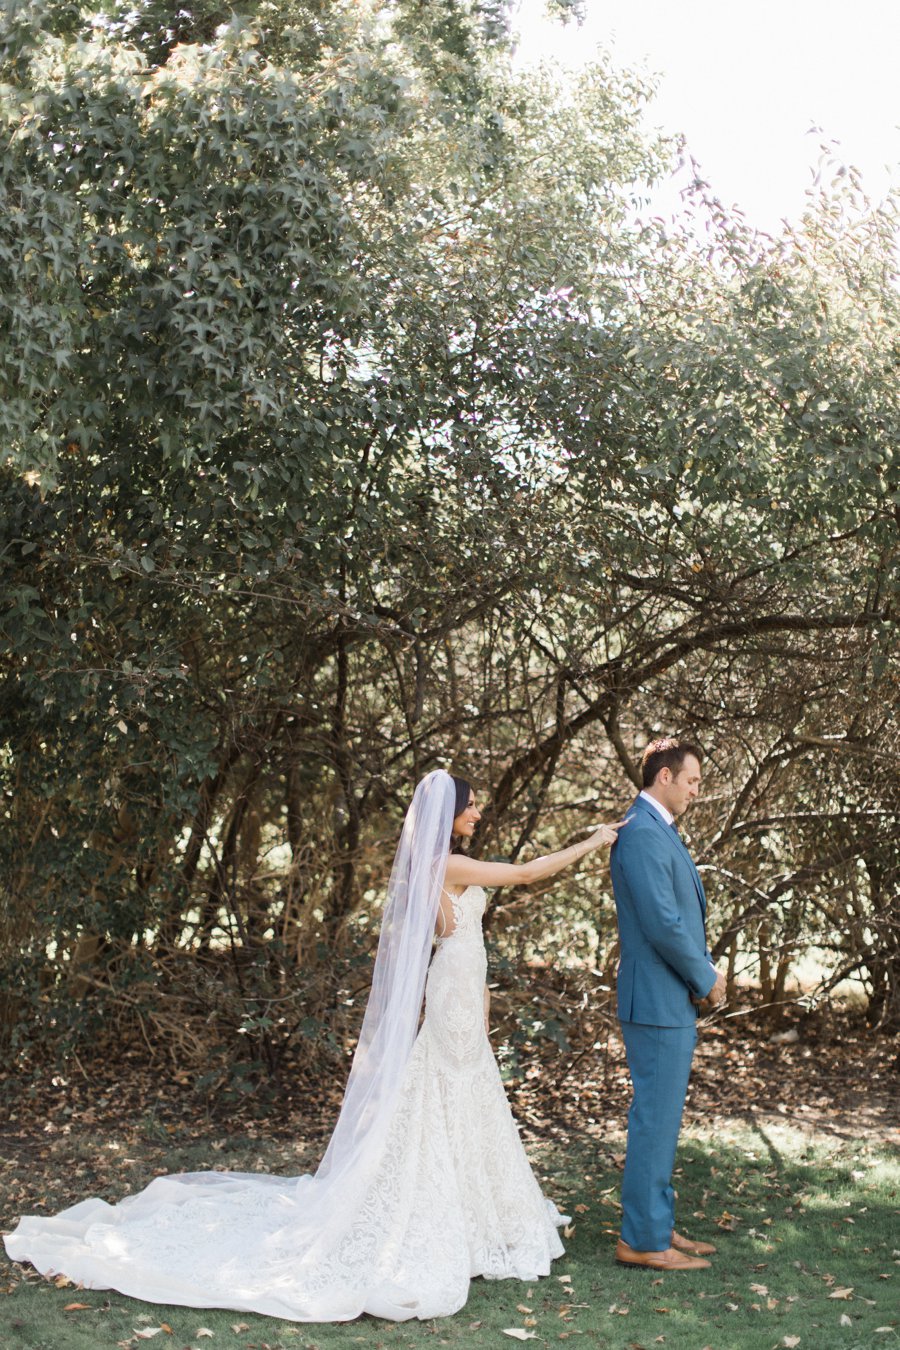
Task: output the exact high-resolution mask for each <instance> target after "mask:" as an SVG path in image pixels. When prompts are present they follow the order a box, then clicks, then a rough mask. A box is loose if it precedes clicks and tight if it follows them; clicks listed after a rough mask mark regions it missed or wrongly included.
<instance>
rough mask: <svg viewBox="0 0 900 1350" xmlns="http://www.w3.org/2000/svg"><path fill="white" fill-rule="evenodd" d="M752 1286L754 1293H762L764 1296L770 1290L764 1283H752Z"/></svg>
mask: <svg viewBox="0 0 900 1350" xmlns="http://www.w3.org/2000/svg"><path fill="white" fill-rule="evenodd" d="M750 1288H751V1289H752V1290H753V1292H754V1294H762V1296H763V1298H765V1296H766V1294H767V1293H768V1292H769V1290H768V1288H767V1286H766V1285H764V1284H751V1286H750Z"/></svg>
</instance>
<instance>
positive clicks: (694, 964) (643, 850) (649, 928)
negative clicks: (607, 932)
mask: <svg viewBox="0 0 900 1350" xmlns="http://www.w3.org/2000/svg"><path fill="white" fill-rule="evenodd" d="M610 870H611V872H612V883H613V894H614V895H615V899H616V914H617V916H618V920H619V951H620V955H619V971H618V980H617V993H618V1014H619V1017H620V1019H621V1020H622V1021H623V1022H643V1023H649V1024H651V1025H653V1026H660V1027H682V1026H689V1025H690V1024H691V1023H692V1022H694V1021H695V1020H696V1017H697V1008H696V1006H695V1004H693V1003H692V1002H691V995H692V994H693V995H694V996H695V997H697V998H705V997H706V995H707V994H708V993H709V991H710V990H711V989H712V987H713V985H714V984H715V979H716V974H715V970H714V969H713V965H712V957H711V955H710V953H709V949H708V947H707V945H706V895H705V894H704V891H703V882H702V881H701V880H700V873H699V872H698V871H697V868H696V867H695V866H694V861H693V859H692V858H691V855H690V854H689V853H688V851H687V848H686V847H685V845H684V844H683V843H682V841H681V839H680V838H679V836H678V834H677V832H676V831H675V830H673V829H672V828H671V826H669V825H667V824H666V822H665V821H664V820H663V818H662V816H661V815H660V814H659V812H658V811H656V810H654V808H653V807H652V806H651V805H650V804H649V802H647V801H646V800H645V799H644V798H643V797H638V799H637V801H636V802H635V803H634V806H633V807H632V808H631V810H630V811H629V812H628V824H627V825H626V826H625V827H624V828H623V829H622V831H621V832H620V834H619V837H618V839H617V840H616V842H615V844H614V845H613V848H612V852H611V855H610Z"/></svg>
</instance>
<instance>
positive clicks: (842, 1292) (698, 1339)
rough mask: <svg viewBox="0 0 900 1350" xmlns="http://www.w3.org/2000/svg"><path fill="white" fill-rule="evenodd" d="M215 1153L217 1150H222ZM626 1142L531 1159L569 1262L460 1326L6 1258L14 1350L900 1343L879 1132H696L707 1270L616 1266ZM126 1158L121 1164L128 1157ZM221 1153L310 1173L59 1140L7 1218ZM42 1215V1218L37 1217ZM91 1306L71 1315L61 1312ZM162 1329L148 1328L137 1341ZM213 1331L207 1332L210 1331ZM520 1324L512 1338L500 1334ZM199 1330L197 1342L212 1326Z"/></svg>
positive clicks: (27, 1166) (899, 1237)
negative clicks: (104, 1285)
mask: <svg viewBox="0 0 900 1350" xmlns="http://www.w3.org/2000/svg"><path fill="white" fill-rule="evenodd" d="M213 1147H214V1148H215V1151H211V1150H212V1149H213ZM622 1147H623V1139H622V1137H621V1136H619V1137H616V1138H607V1139H604V1141H603V1144H602V1146H600V1147H595V1146H594V1145H593V1144H592V1143H591V1141H590V1140H587V1139H585V1138H584V1136H581V1137H580V1138H579V1141H578V1142H577V1143H573V1145H572V1146H571V1148H569V1149H566V1148H563V1147H561V1146H560V1145H558V1144H554V1145H552V1146H536V1147H534V1148H531V1149H530V1152H531V1155H532V1158H533V1159H534V1160H535V1162H536V1165H537V1168H538V1170H539V1173H540V1175H541V1176H542V1177H546V1178H547V1180H546V1182H545V1189H546V1190H547V1192H548V1193H549V1194H551V1195H553V1196H554V1198H556V1199H557V1200H559V1201H560V1203H561V1204H562V1205H563V1206H564V1207H565V1209H566V1211H567V1212H568V1213H571V1214H572V1215H573V1218H574V1231H573V1232H572V1233H571V1235H570V1237H568V1238H567V1239H566V1247H567V1252H566V1255H565V1257H563V1258H562V1259H561V1260H560V1261H558V1262H557V1263H556V1264H555V1266H554V1271H553V1274H552V1275H550V1276H549V1278H547V1279H544V1280H541V1281H539V1282H538V1283H536V1284H529V1285H526V1284H519V1283H513V1282H508V1281H502V1282H498V1283H488V1282H485V1281H483V1280H476V1281H475V1282H474V1283H473V1285H472V1289H471V1294H470V1298H469V1302H468V1304H467V1306H466V1307H465V1308H464V1309H463V1310H462V1312H460V1313H458V1314H457V1315H456V1316H455V1317H452V1318H444V1319H440V1320H437V1321H432V1322H425V1323H422V1322H413V1323H404V1324H394V1323H386V1322H379V1321H375V1320H373V1319H371V1318H364V1319H362V1320H360V1321H357V1322H353V1323H348V1324H344V1325H340V1326H338V1325H327V1326H321V1325H306V1324H300V1323H287V1322H281V1321H278V1320H277V1319H274V1318H264V1317H255V1316H253V1315H250V1314H243V1313H234V1312H220V1311H214V1312H210V1311H192V1310H191V1309H185V1308H172V1307H166V1308H163V1307H159V1306H155V1305H151V1304H146V1303H139V1302H137V1301H135V1300H133V1299H128V1298H124V1297H122V1296H121V1295H118V1294H116V1293H114V1292H110V1293H101V1292H91V1291H78V1290H74V1289H73V1288H72V1287H71V1286H70V1287H64V1288H57V1287H55V1286H54V1285H53V1284H52V1283H50V1282H47V1281H44V1280H41V1279H39V1278H37V1277H35V1276H34V1275H33V1274H32V1275H31V1276H29V1275H28V1274H27V1273H26V1272H25V1271H24V1270H23V1269H21V1268H19V1267H15V1266H11V1265H10V1264H9V1263H8V1262H5V1261H3V1262H0V1347H2V1350H25V1348H26V1347H28V1350H105V1348H106V1347H116V1346H126V1345H128V1346H132V1347H139V1346H141V1345H142V1344H145V1343H146V1344H152V1345H153V1346H155V1347H158V1348H161V1347H170V1348H171V1350H184V1348H185V1347H188V1346H191V1347H197V1350H203V1348H204V1347H207V1348H209V1347H211V1348H212V1350H216V1347H219V1350H239V1348H240V1350H252V1348H253V1347H256V1348H257V1350H301V1348H302V1347H313V1346H315V1347H320V1350H331V1348H332V1347H334V1348H335V1350H336V1348H337V1347H351V1346H356V1345H366V1346H373V1347H378V1346H383V1347H385V1348H386V1350H387V1348H389V1347H397V1348H398V1350H400V1348H401V1347H405V1346H412V1345H417V1346H433V1345H451V1346H455V1345H465V1346H467V1347H472V1350H478V1348H479V1347H486V1346H492V1347H497V1350H502V1347H503V1346H504V1345H506V1346H512V1345H513V1344H516V1343H517V1341H518V1340H522V1339H525V1338H526V1337H527V1339H528V1340H529V1341H531V1342H532V1343H533V1344H534V1345H535V1346H548V1345H556V1344H557V1343H559V1342H564V1341H570V1342H571V1343H572V1345H573V1346H579V1345H584V1346H592V1347H594V1346H601V1347H610V1350H639V1348H643V1350H650V1348H651V1347H654V1346H663V1347H665V1348H666V1350H704V1348H705V1347H709V1348H710V1350H775V1347H780V1346H787V1347H792V1346H796V1347H800V1350H869V1348H870V1347H879V1346H885V1347H889V1346H900V1161H898V1158H897V1155H896V1154H895V1153H893V1154H892V1152H891V1150H890V1149H889V1147H888V1146H886V1145H884V1144H881V1143H877V1142H875V1141H869V1140H866V1141H862V1140H861V1141H858V1142H849V1141H848V1140H847V1139H846V1137H835V1136H829V1135H828V1134H826V1133H823V1132H819V1133H814V1132H810V1131H809V1130H808V1129H807V1130H800V1129H798V1128H795V1127H793V1126H791V1125H788V1124H787V1123H777V1122H775V1123H772V1124H766V1125H763V1124H758V1125H756V1126H752V1125H748V1124H746V1123H741V1124H737V1123H734V1124H733V1125H730V1124H728V1123H727V1122H726V1123H722V1122H719V1123H718V1124H717V1125H716V1127H715V1129H714V1130H713V1129H710V1130H708V1131H703V1130H702V1129H701V1128H699V1127H698V1126H697V1125H694V1126H689V1127H687V1128H686V1130H685V1132H684V1133H683V1135H682V1147H681V1151H680V1154H679V1165H680V1172H679V1176H678V1182H677V1184H678V1188H679V1195H680V1198H679V1224H680V1227H681V1228H682V1230H683V1231H685V1232H687V1233H689V1234H690V1235H691V1236H694V1237H703V1238H709V1239H711V1240H713V1241H715V1242H716V1243H717V1244H718V1248H719V1250H718V1254H717V1255H716V1256H715V1257H714V1258H713V1262H714V1264H713V1268H712V1269H711V1270H708V1271H700V1272H697V1273H689V1274H668V1275H661V1274H657V1273H655V1272H650V1271H633V1270H626V1269H623V1268H621V1267H619V1266H617V1265H616V1264H615V1262H614V1259H613V1249H614V1245H615V1238H614V1234H615V1233H616V1231H617V1228H618V1187H619V1171H618V1168H617V1165H616V1161H615V1154H616V1153H617V1152H618V1150H620V1149H621V1148H622ZM126 1154H127V1156H126ZM211 1161H215V1162H216V1163H217V1164H218V1163H224V1164H226V1165H227V1166H229V1167H234V1168H236V1169H244V1170H251V1169H253V1168H256V1169H260V1170H271V1171H281V1172H286V1173H290V1172H295V1171H299V1170H303V1166H302V1164H301V1165H298V1162H297V1159H296V1156H295V1155H294V1154H293V1152H292V1150H291V1149H290V1148H289V1147H287V1146H286V1145H285V1144H283V1143H278V1142H273V1141H260V1140H250V1139H247V1138H246V1137H244V1138H231V1139H228V1140H224V1141H219V1142H218V1143H217V1144H216V1145H215V1146H212V1145H210V1144H209V1143H202V1144H198V1143H196V1142H193V1143H192V1142H190V1141H189V1140H188V1139H187V1136H186V1137H185V1141H184V1142H182V1141H181V1140H180V1139H179V1138H178V1137H177V1136H176V1137H174V1138H171V1139H169V1140H167V1141H166V1142H163V1141H162V1140H161V1139H160V1138H158V1137H156V1136H155V1135H154V1134H153V1133H152V1132H150V1134H149V1135H148V1137H146V1138H145V1139H144V1140H143V1141H142V1142H141V1141H140V1140H137V1141H136V1140H135V1139H134V1138H132V1139H129V1141H128V1144H127V1150H124V1152H123V1147H122V1145H121V1144H120V1143H119V1142H118V1141H117V1140H116V1138H115V1137H113V1136H109V1135H103V1134H101V1135H100V1137H98V1136H97V1133H96V1132H95V1133H94V1134H90V1133H89V1132H88V1131H86V1130H85V1131H84V1133H80V1132H79V1133H77V1134H76V1133H72V1134H69V1135H68V1136H65V1137H59V1138H57V1139H55V1140H54V1141H53V1143H52V1144H51V1146H50V1147H49V1149H48V1150H47V1152H46V1154H45V1155H44V1156H43V1159H42V1163H41V1173H40V1174H41V1176H42V1177H44V1178H49V1179H51V1180H52V1179H54V1178H56V1179H57V1187H58V1188H60V1187H61V1192H60V1194H58V1195H55V1194H54V1192H53V1190H51V1189H49V1187H48V1188H47V1189H45V1190H43V1191H42V1190H41V1189H40V1187H41V1185H42V1184H43V1186H45V1187H47V1186H48V1183H47V1181H46V1180H45V1181H44V1182H43V1183H41V1182H36V1181H35V1177H36V1172H35V1169H34V1166H33V1164H32V1163H30V1161H29V1158H28V1157H27V1155H25V1154H22V1153H20V1154H19V1156H18V1157H17V1158H16V1157H7V1158H5V1159H4V1167H3V1192H2V1196H0V1199H2V1210H0V1212H2V1222H3V1224H4V1226H5V1227H6V1228H8V1227H11V1226H12V1223H13V1222H14V1221H15V1217H16V1216H17V1215H18V1213H20V1212H21V1210H22V1208H23V1206H24V1207H28V1201H29V1200H30V1202H31V1206H32V1208H34V1207H35V1201H36V1200H37V1199H39V1198H40V1199H43V1201H44V1203H43V1205H42V1206H41V1210H42V1211H43V1210H46V1211H47V1212H53V1211H54V1210H55V1209H58V1208H60V1207H61V1206H62V1205H63V1204H66V1203H71V1201H72V1199H73V1198H75V1197H77V1196H84V1195H87V1194H101V1195H103V1196H104V1197H105V1198H108V1199H116V1198H119V1197H121V1196H122V1195H123V1194H125V1193H126V1192H127V1191H128V1190H131V1189H135V1188H137V1187H139V1186H141V1185H143V1184H145V1183H146V1181H148V1180H149V1179H150V1178H151V1177H152V1176H153V1175H154V1173H155V1172H156V1171H158V1170H160V1169H163V1170H166V1171H178V1170H195V1169H198V1168H202V1167H204V1166H208V1165H209V1164H210V1162H211ZM39 1212H40V1211H39ZM73 1303H74V1304H86V1305H87V1307H84V1308H75V1309H72V1310H71V1311H68V1312H67V1311H66V1307H67V1305H70V1304H73ZM160 1327H162V1330H158V1331H156V1334H155V1335H153V1336H150V1337H146V1338H145V1337H140V1336H138V1335H136V1333H139V1332H150V1331H153V1330H154V1329H156V1328H160ZM204 1329H205V1330H204ZM511 1329H512V1330H515V1329H518V1332H519V1335H518V1336H517V1337H512V1336H509V1335H505V1334H504V1332H505V1331H507V1330H511ZM201 1331H202V1332H203V1334H201Z"/></svg>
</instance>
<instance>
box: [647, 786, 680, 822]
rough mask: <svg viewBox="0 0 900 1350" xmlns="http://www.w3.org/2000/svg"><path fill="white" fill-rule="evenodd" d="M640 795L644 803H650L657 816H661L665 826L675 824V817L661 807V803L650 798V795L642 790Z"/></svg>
mask: <svg viewBox="0 0 900 1350" xmlns="http://www.w3.org/2000/svg"><path fill="white" fill-rule="evenodd" d="M640 795H641V796H642V797H643V799H644V801H645V802H649V803H650V805H651V806H652V807H653V809H654V811H658V812H659V814H660V815H661V816H662V818H663V820H664V821H665V822H666V824H667V825H674V824H675V817H674V816H673V815H672V812H671V811H670V810H669V808H668V807H667V806H663V804H662V802H658V801H657V800H656V798H655V797H651V796H650V793H649V792H645V791H644V790H643V788H642V789H641V792H640Z"/></svg>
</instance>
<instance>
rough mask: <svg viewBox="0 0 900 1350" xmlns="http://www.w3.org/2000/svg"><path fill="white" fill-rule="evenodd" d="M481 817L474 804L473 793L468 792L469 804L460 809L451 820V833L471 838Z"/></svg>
mask: <svg viewBox="0 0 900 1350" xmlns="http://www.w3.org/2000/svg"><path fill="white" fill-rule="evenodd" d="M480 819H481V812H480V811H479V809H478V807H477V806H476V805H475V793H474V792H470V793H469V805H468V806H467V807H466V809H465V811H460V813H459V815H458V816H456V817H455V818H454V821H453V833H454V834H455V835H457V836H461V837H462V838H463V839H471V838H472V835H473V834H474V833H475V826H476V825H477V824H478V822H479V820H480Z"/></svg>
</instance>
